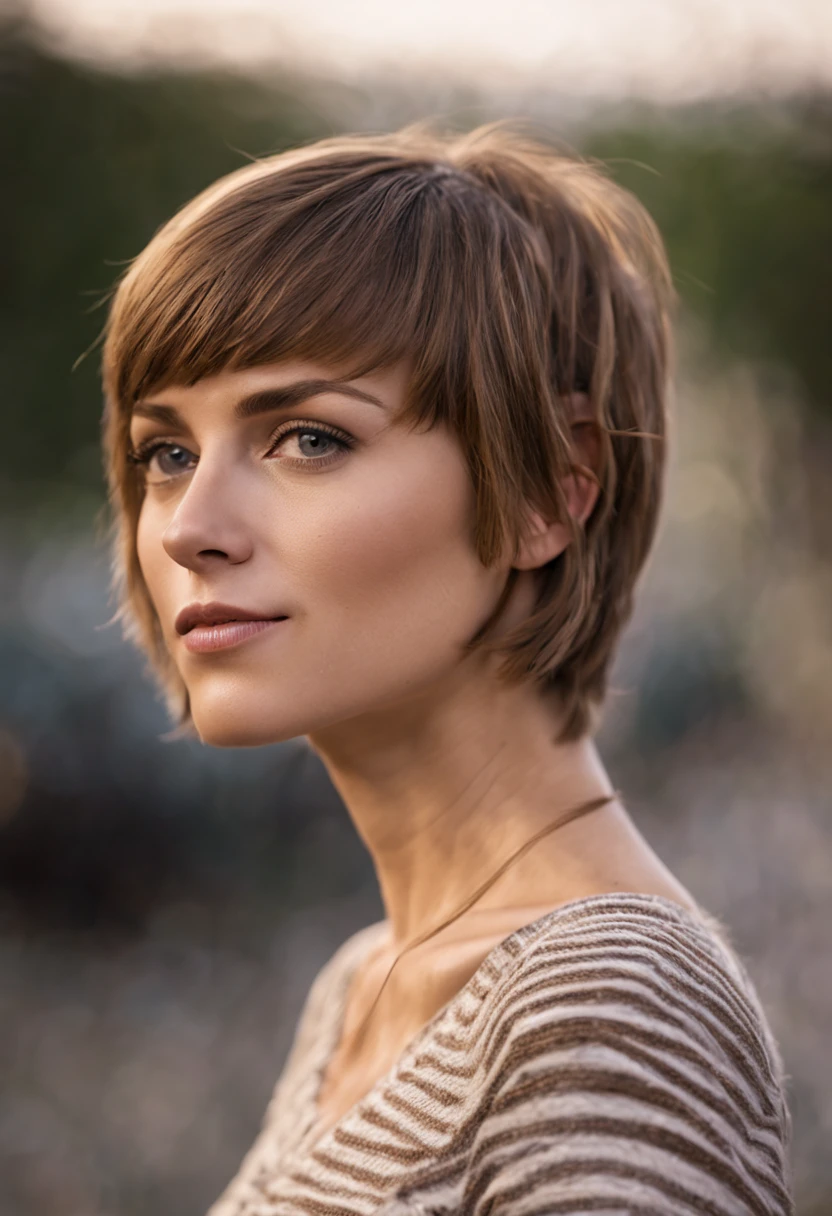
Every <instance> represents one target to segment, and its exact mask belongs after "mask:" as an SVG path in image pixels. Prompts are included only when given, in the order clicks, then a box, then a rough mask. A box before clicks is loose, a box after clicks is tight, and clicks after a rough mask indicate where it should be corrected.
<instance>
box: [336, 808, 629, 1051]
mask: <svg viewBox="0 0 832 1216" xmlns="http://www.w3.org/2000/svg"><path fill="white" fill-rule="evenodd" d="M618 797H620V792H619V791H618V790H613V792H612V793H611V794H603V795H601V797H599V798H592V799H590V800H589V801H588V802H582V803H580V805H579V806H575V807H572V809H571V810H569V811H567V812H566V813H565V814H564V815H561V817H560V818H559V819H556V820H555V821H554V822H553V823H548V824H547V825H546V827H545V828H541V830H540V831H539V832H535V834H534V836H532V837H530V839H529V840H527V841H526V842H525V843H524V844H522V845H521V846H520V848H519V849H516V850H515V851H514V852H513V853H512V854H511V856H510V857H508V858H507V859H506V860H505V861H504V862H503V863H502V865H501V866H500V867H499V868H498V869H497V870H495V872H494V873H493V874H492V875H491V877H490V878H487V879H486V881H485V882H484V883H483V884H482V885H481V886H479V887H477V889H476V891H473V892H472V893H471V894H470V895H469V896H467V898H466V899H465V900H464V901H463V903H462V904H460V906H459V907H458V908H457V909H456V911H455V912H452V913H451V915H450V916H448V917H446V919H445V920H443V921H442V922H441V923H440V924H438V925H435V926H434V927H433V928H432V929H428V930H426V931H425V932H424V933H420V934H419V935H418V936H417V937H414V939H413V941H411V942H408V943H407V945H406V946H403V947H402V949H401V950H400V951H399V953H398V954H397V955H396V957H395V958H394V959H393V962H392V963H391V964H390V968H389V970H388V972H387V974H386V975H385V977H384V980H383V981H382V984H381V987H380V988H379V990H378V992H377V993H376V995H375V999H374V1000H373V1003H372V1005H371V1006H370V1008H369V1010H368V1011H367V1013H366V1014H365V1015H364V1018H363V1019H362V1021H361V1024H360V1025H359V1027H358V1029H357V1030H356V1031H355V1034H354V1036H353V1041H354V1042H355V1043H359V1042H360V1041H361V1038H362V1036H363V1034H364V1031H365V1030H366V1028H367V1023H368V1022H369V1020H370V1018H371V1017H372V1015H373V1013H374V1011H375V1008H376V1006H377V1005H378V1002H379V999H380V998H381V994H382V992H384V989H385V988H386V987H387V981H388V980H389V979H390V976H391V975H392V974H393V968H394V967H395V966H396V964H397V963H398V961H399V959H400V958H402V957H403V956H404V955H405V954H407V953H408V951H410V950H415V948H416V947H417V946H421V945H422V943H423V942H426V941H427V940H428V938H429V937H433V936H434V934H436V933H440V932H441V931H442V930H443V929H447V927H448V925H450V924H452V922H453V921H455V920H456V919H457V917H460V916H462V914H463V913H464V912H467V911H468V909H469V908H472V907H473V906H474V904H475V903H476V902H477V900H479V899H481V898H482V896H483V895H485V893H486V891H487V890H488V889H489V887H492V886H493V885H494V883H495V882H496V881H497V879H498V878H502V876H503V874H505V872H506V870H507V869H508V868H509V866H512V865H514V863H515V861H518V860H519V859H520V858H521V857H523V856H524V854H526V853H528V851H529V849H531V848H533V846H534V845H536V844H537V842H538V840H542V839H543V837H544V836H548V835H549V833H550V832H554V831H555V830H556V829H557V828H562V827H564V826H565V825H566V824H567V823H572V822H573V821H574V820H576V819H580V817H581V816H582V815H588V814H589V812H590V811H597V810H599V808H600V807H602V806H606V805H607V804H608V803H610V802H613V801H614V800H615V799H616V798H618Z"/></svg>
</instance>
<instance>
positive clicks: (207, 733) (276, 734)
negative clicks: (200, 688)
mask: <svg viewBox="0 0 832 1216" xmlns="http://www.w3.org/2000/svg"><path fill="white" fill-rule="evenodd" d="M191 715H192V718H193V724H194V728H195V730H196V732H197V734H198V735H199V739H200V742H201V743H204V744H205V745H206V747H267V746H268V745H269V744H270V743H285V742H286V741H287V740H289V739H295V738H297V736H298V735H300V734H303V733H304V732H303V728H302V727H300V726H298V725H296V724H295V723H287V722H279V721H268V720H266V721H264V720H263V719H262V718H261V719H259V720H258V721H253V720H252V721H248V720H247V719H246V718H245V717H244V716H242V715H240V714H216V713H202V714H200V713H199V711H198V709H196V708H195V707H193V706H192V707H191Z"/></svg>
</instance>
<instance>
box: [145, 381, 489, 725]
mask: <svg viewBox="0 0 832 1216" xmlns="http://www.w3.org/2000/svg"><path fill="white" fill-rule="evenodd" d="M405 389H406V374H405V369H404V368H403V367H397V368H395V369H392V370H387V371H383V372H378V373H374V374H372V375H369V376H366V377H363V378H361V379H356V380H351V381H348V382H344V381H341V382H338V381H337V378H336V376H335V375H334V374H333V372H332V371H331V369H327V368H325V367H321V366H317V365H312V364H307V363H299V362H281V363H275V364H270V365H267V366H260V367H256V368H250V369H246V370H243V371H233V372H224V373H222V374H220V375H217V376H212V377H210V378H206V379H204V380H202V381H199V382H198V383H197V384H195V385H192V386H190V387H187V388H182V387H178V388H170V389H165V390H163V391H160V392H158V393H154V394H151V395H150V396H149V397H148V398H146V399H145V400H144V401H142V402H141V403H140V404H139V405H138V406H137V407H136V411H135V413H134V417H133V419H132V424H131V440H132V444H133V448H134V450H136V449H139V451H138V452H137V454H138V455H139V456H141V455H142V454H147V453H148V441H150V444H151V445H155V444H156V443H158V442H161V441H163V444H162V446H161V447H159V448H157V450H156V451H155V452H153V453H152V454H151V455H150V460H149V463H147V464H146V465H145V466H144V474H145V477H146V482H147V489H146V494H145V498H144V502H143V505H142V509H141V514H140V517H139V523H138V537H137V544H138V557H139V562H140V564H141V569H142V572H143V574H144V578H145V581H146V583H147V587H148V591H149V593H150V596H151V599H152V601H153V604H154V606H155V608H156V611H157V613H158V615H159V619H160V621H161V626H162V630H163V633H164V637H165V640H166V643H167V646H168V648H169V650H170V653H171V655H172V656H173V660H174V662H175V664H176V667H177V669H178V671H179V673H180V675H181V677H182V679H183V681H184V683H185V685H186V687H187V689H188V692H189V694H190V703H191V713H192V716H193V720H194V725H195V726H196V729H197V731H198V733H199V735H200V737H201V739H202V740H203V742H205V743H210V744H214V745H217V746H253V745H257V744H263V743H272V742H278V741H280V740H284V739H289V738H292V737H295V736H298V735H303V734H313V735H314V732H315V731H316V730H319V729H323V728H325V727H330V726H332V725H334V724H336V723H338V722H342V721H347V720H354V719H356V718H358V717H360V716H361V715H366V714H374V713H376V712H378V711H384V710H385V709H387V708H389V707H392V706H393V705H396V704H402V703H403V702H406V701H407V699H408V698H410V697H413V696H416V695H422V694H424V693H425V692H429V691H430V688H431V686H432V685H438V684H439V682H441V681H442V679H443V678H445V677H447V676H448V675H449V674H450V673H452V672H453V671H454V670H455V669H457V668H458V666H459V664H460V662H461V653H460V649H459V648H460V646H461V645H462V644H463V643H464V642H465V641H467V640H468V639H469V638H470V637H471V636H472V634H474V633H475V632H476V630H477V629H478V628H479V626H480V625H481V624H482V623H483V622H484V621H485V620H486V618H487V617H488V616H489V615H490V613H491V611H492V610H493V608H494V606H495V604H496V602H497V599H498V597H499V594H500V591H501V589H502V586H503V584H504V581H505V577H506V574H507V572H508V564H505V565H502V564H497V565H495V566H494V567H492V568H491V569H486V568H485V567H484V566H483V565H482V564H481V562H480V561H479V559H478V557H477V555H476V552H475V549H474V523H475V514H474V492H473V487H472V485H471V481H470V476H469V473H468V468H467V464H466V461H465V457H464V454H463V452H462V450H461V447H460V445H459V443H458V442H457V440H456V439H455V438H454V437H453V436H452V435H451V434H450V433H449V432H448V430H447V429H446V428H444V427H439V426H438V427H435V428H434V429H432V430H430V431H414V430H410V429H406V428H404V427H403V426H401V425H395V419H396V416H397V414H398V412H399V411H400V409H401V407H402V405H403V402H404V393H405ZM209 603H220V604H223V605H226V606H228V612H227V613H225V615H227V616H228V617H232V616H233V615H234V613H233V609H235V608H237V609H240V610H242V611H243V612H244V613H246V614H253V615H254V616H255V617H256V618H258V619H259V620H260V621H261V622H262V621H270V623H268V624H262V623H260V624H256V623H249V624H248V625H240V624H238V625H236V626H235V625H228V624H226V625H224V626H222V625H217V624H214V625H203V626H202V627H196V628H193V629H191V630H190V631H189V632H181V630H183V629H186V628H187V627H188V625H189V624H192V623H193V621H191V622H188V621H182V620H181V614H182V613H183V610H184V609H186V608H188V606H193V605H197V606H199V605H206V604H209ZM276 617H283V618H286V619H284V620H280V621H275V620H274V619H273V618H276ZM177 618H180V620H179V622H178V624H179V628H177ZM228 643H230V644H228Z"/></svg>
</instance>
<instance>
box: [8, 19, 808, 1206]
mask: <svg viewBox="0 0 832 1216" xmlns="http://www.w3.org/2000/svg"><path fill="white" fill-rule="evenodd" d="M426 105H427V102H426V101H425V100H424V98H422V99H420V97H419V96H418V95H414V96H412V97H407V98H403V97H402V95H401V94H397V95H396V96H395V97H394V96H392V95H391V96H390V97H389V98H386V97H385V96H384V95H383V94H380V93H378V92H375V93H372V94H371V93H369V92H368V93H367V94H363V93H362V92H361V90H358V89H353V90H352V91H351V92H350V93H349V95H348V96H347V95H346V94H345V93H344V92H343V90H340V91H339V88H335V86H332V87H330V86H328V85H327V82H325V81H313V80H311V79H303V78H301V77H299V76H291V75H289V74H286V75H285V76H284V77H281V78H280V79H277V78H276V77H275V78H274V79H272V80H271V81H270V82H263V81H262V80H261V81H260V82H258V83H255V82H253V81H247V80H245V79H243V78H237V77H234V76H232V75H229V74H219V73H213V74H209V73H196V72H191V73H184V72H180V73H176V72H173V71H169V70H166V71H165V72H164V73H162V72H159V73H156V74H155V75H154V74H152V73H149V72H147V71H145V72H143V73H134V74H133V75H115V74H108V73H107V72H105V71H104V70H103V69H94V68H92V67H90V66H86V67H82V66H79V65H78V64H74V63H72V62H70V61H68V60H63V59H62V58H61V57H60V56H59V55H57V54H56V53H55V52H53V51H48V50H46V49H45V48H44V47H43V46H40V45H39V44H38V41H37V38H36V37H34V36H33V33H32V31H31V29H27V28H26V27H25V26H24V25H21V24H20V23H14V22H11V21H7V22H6V23H5V24H4V25H3V26H2V27H1V28H0V107H2V110H1V111H0V117H1V118H2V121H0V154H2V162H3V163H4V164H5V165H7V166H12V167H13V178H12V181H11V188H10V189H7V190H6V191H5V192H3V193H2V195H0V222H2V231H3V234H4V239H3V241H2V244H1V245H0V250H2V252H0V259H1V260H2V284H3V292H2V298H0V308H2V322H3V323H2V328H0V369H1V370H2V383H3V390H4V391H3V407H2V408H3V415H2V417H3V436H4V443H3V444H2V445H0V581H2V586H3V595H2V601H1V602H0V673H2V679H1V682H0V971H1V972H2V975H3V979H4V982H3V985H2V989H1V990H0V1031H1V1033H0V1067H1V1068H2V1085H0V1211H2V1212H3V1213H4V1216H5V1214H8V1216H112V1214H114V1213H119V1214H123V1216H150V1214H151V1213H153V1216H168V1214H170V1216H173V1214H174V1213H175V1214H176V1216H187V1214H189V1213H193V1214H194V1216H200V1214H201V1213H202V1212H203V1211H204V1209H205V1208H206V1207H207V1205H208V1203H209V1202H210V1201H211V1200H212V1199H213V1198H214V1197H215V1195H216V1194H217V1193H218V1191H219V1190H220V1188H221V1187H222V1186H223V1185H224V1183H225V1182H226V1180H227V1179H228V1177H229V1176H230V1175H231V1174H232V1173H233V1171H234V1169H235V1167H236V1165H237V1163H238V1161H239V1159H240V1157H241V1155H242V1153H243V1152H244V1151H245V1149H246V1148H247V1147H248V1144H249V1143H250V1141H251V1139H252V1137H253V1135H254V1132H255V1130H256V1127H257V1124H258V1121H259V1118H260V1116H261V1114H262V1112H263V1109H264V1106H265V1103H266V1101H267V1098H268V1095H269V1093H270V1090H271V1087H272V1084H273V1081H274V1079H275V1078H276V1076H277V1073H278V1071H279V1068H280V1065H281V1062H282V1059H283V1056H284V1054H285V1052H286V1050H287V1048H288V1045H289V1042H290V1039H291V1034H292V1030H293V1025H294V1020H295V1018H296V1016H297V1012H298V1010H299V1008H300V1004H301V1001H302V999H303V997H304V995H305V991H306V988H307V987H308V984H309V982H310V981H311V979H312V977H313V975H314V974H315V972H316V971H317V969H318V967H319V966H320V965H321V963H322V962H323V961H324V960H325V958H326V957H327V956H328V955H329V954H330V953H331V952H332V950H333V949H334V948H335V946H336V945H337V944H338V943H339V942H340V941H342V940H343V939H344V937H346V936H347V935H348V934H349V933H350V932H352V931H353V930H354V929H356V928H358V927H359V926H360V925H362V924H365V923H367V922H368V921H369V920H371V919H375V918H377V917H378V916H379V915H380V912H381V910H380V906H379V903H378V899H377V895H376V893H375V888H374V882H373V876H372V870H371V867H370V865H369V862H368V859H367V857H366V855H365V854H364V852H363V849H362V848H361V846H360V845H359V844H358V842H357V840H356V839H355V837H354V835H353V833H352V830H351V828H350V826H349V823H348V820H347V817H346V815H345V813H344V811H343V808H342V807H341V806H340V804H339V802H338V799H337V797H336V795H335V794H334V792H333V791H332V789H331V788H330V786H329V784H328V782H327V781H326V778H325V776H324V774H323V772H322V770H321V769H320V766H319V765H318V763H317V761H315V760H314V759H313V758H312V757H310V755H309V754H308V753H307V751H306V750H305V749H304V748H303V747H302V746H300V745H295V744H287V745H281V746H276V747H273V748H265V749H260V750H257V751H251V752H246V751H241V752H238V753H224V752H219V751H212V750H210V749H204V748H201V747H200V746H199V745H197V744H193V743H176V744H166V743H163V742H161V741H160V739H159V736H160V734H162V733H163V732H164V731H165V730H166V729H167V728H168V727H169V723H168V721H167V720H166V718H165V716H164V713H163V711H162V709H161V706H160V704H159V703H158V701H157V700H156V698H155V695H154V692H153V689H152V687H151V686H150V684H149V683H148V681H147V679H146V678H145V676H144V674H143V671H142V663H141V660H140V659H139V657H138V656H137V655H136V654H134V653H133V652H132V651H131V650H129V649H128V648H127V647H126V646H125V644H124V643H123V642H122V641H121V640H120V638H119V637H118V634H117V630H116V629H113V628H106V627H105V623H106V621H107V619H108V616H109V614H110V611H111V605H109V604H108V596H107V558H106V552H105V550H104V547H103V543H102V521H101V514H100V512H101V508H102V503H103V490H102V484H101V474H100V464H99V456H98V418H99V414H100V401H99V390H98V383H97V368H96V355H95V353H94V352H93V353H91V354H90V355H89V357H88V358H86V359H85V360H83V361H81V363H80V364H79V365H78V366H77V367H76V368H75V370H73V365H74V364H75V362H76V360H77V359H78V357H79V355H81V353H82V352H83V351H85V350H87V349H88V348H89V347H90V346H91V344H92V343H93V342H94V340H95V338H96V335H97V333H98V330H99V328H100V324H101V322H102V320H103V312H102V310H101V308H100V307H96V304H97V303H99V302H100V300H101V298H102V297H103V295H104V294H105V292H106V290H107V288H108V287H109V285H110V284H111V283H112V281H113V279H114V277H115V275H116V274H117V272H118V267H119V265H120V264H121V263H123V262H124V260H125V259H129V258H130V257H131V256H133V255H135V254H136V253H137V252H138V251H139V250H140V248H141V247H142V245H143V244H144V243H145V241H146V240H147V239H148V237H149V236H150V235H151V234H152V232H153V231H154V230H155V228H156V227H157V226H158V225H159V224H160V223H161V222H162V221H163V220H164V219H165V218H167V216H168V215H169V214H170V213H171V212H172V211H173V210H174V209H175V208H176V207H177V206H178V205H180V204H181V203H182V202H184V201H185V200H186V199H187V198H189V197H190V196H191V195H192V194H193V193H194V192H195V191H196V190H198V189H199V188H201V187H202V186H203V185H205V184H207V183H208V182H209V181H211V180H213V179H214V178H215V177H216V176H218V175H219V174H221V173H223V172H225V171H227V170H229V169H231V168H234V167H235V166H236V165H238V164H240V163H242V161H243V159H244V157H245V156H248V155H259V154H263V153H266V152H270V151H273V150H276V149H278V148H280V147H285V146H288V145H291V144H293V143H296V142H298V141H303V140H307V139H311V138H315V137H317V136H318V135H321V134H324V133H327V132H330V131H334V130H337V129H339V125H340V124H341V123H343V121H344V120H345V119H344V116H345V115H348V117H349V123H350V125H352V126H360V125H367V126H368V125H372V126H374V127H382V126H384V125H385V124H392V123H398V122H400V121H402V120H405V119H407V118H411V117H417V116H419V115H420V114H422V113H423V112H424V107H425V106H426ZM420 106H421V107H422V108H421V109H420ZM535 113H536V114H537V116H538V119H539V121H540V122H541V123H543V125H544V128H545V129H546V130H549V131H550V132H551V133H552V134H555V135H558V136H560V137H565V138H566V139H567V140H568V141H569V142H570V143H572V144H573V145H575V146H577V147H579V148H580V149H581V150H582V151H584V152H586V153H587V154H590V155H594V156H599V157H601V158H603V159H604V160H605V162H606V163H607V164H608V165H609V168H610V172H612V173H614V174H615V175H616V176H617V177H618V178H619V179H620V180H622V181H624V182H625V184H627V185H628V186H630V187H631V188H632V189H634V190H635V191H636V192H637V193H638V194H639V195H640V196H641V197H642V198H644V200H645V201H646V202H647V204H648V206H649V207H650V209H651V211H652V212H653V214H654V215H655V217H656V218H657V220H658V222H659V224H660V226H661V228H662V231H663V232H664V234H665V236H666V239H667V241H668V245H669V249H670V255H671V262H672V264H673V267H674V271H675V274H676V278H677V285H678V289H679V291H680V294H681V296H682V301H683V313H682V320H681V327H680V375H679V387H678V394H677V396H678V400H677V403H676V422H675V432H676V433H675V442H674V461H673V469H672V472H671V477H670V481H669V494H668V503H667V510H666V517H665V525H664V528H663V532H662V535H661V538H660V543H659V546H658V548H657V551H656V553H655V555H654V559H653V561H652V563H651V566H650V570H649V572H648V576H647V578H646V580H645V584H644V587H643V591H642V597H641V600H640V604H639V609H638V612H637V615H636V618H635V619H634V621H633V623H632V626H631V628H630V629H629V631H628V634H627V638H626V641H625V645H624V646H623V648H622V652H621V657H620V662H619V665H618V670H617V676H616V680H615V686H616V687H615V692H614V695H613V696H612V698H611V700H610V706H609V711H608V714H607V718H606V721H605V725H604V728H603V731H602V745H603V748H602V750H603V752H604V756H605V758H606V759H607V761H608V764H609V767H610V769H611V771H612V775H613V777H614V779H615V780H616V782H617V784H618V785H619V786H620V787H622V788H623V790H624V791H625V794H626V795H627V796H628V798H629V803H630V806H631V808H632V811H633V814H634V816H635V818H636V819H637V821H638V822H639V824H640V825H641V826H642V827H643V829H644V830H645V831H646V833H647V835H648V837H649V839H650V840H651V841H652V843H653V844H654V845H655V846H656V848H657V849H658V851H659V852H660V854H661V855H662V856H663V857H664V859H665V860H666V861H667V862H668V864H669V865H670V866H671V867H672V868H673V869H675V870H676V872H677V873H678V874H679V875H680V877H681V878H682V880H683V881H684V882H685V883H686V884H687V885H688V886H689V887H690V888H691V890H692V891H693V892H694V894H695V895H696V896H697V897H698V898H699V899H700V900H701V901H702V902H703V903H704V904H705V906H706V907H708V908H709V910H710V911H711V912H713V913H714V914H715V915H717V916H718V917H720V918H721V919H722V920H723V921H724V922H725V923H726V925H727V926H728V928H729V930H730V932H731V934H732V936H733V939H734V941H735V944H736V946H737V948H738V950H739V951H740V953H741V955H742V957H743V958H744V959H745V960H746V963H747V966H748V969H749V971H750V973H751V975H752V978H753V979H754V980H755V982H756V984H757V986H758V988H759V991H760V994H761V997H762V999H763V1001H764V1004H765V1005H766V1008H767V1010H768V1012H769V1015H770V1018H771V1022H772V1025H773V1027H774V1030H775V1033H776V1034H777V1036H778V1038H779V1040H780V1043H781V1047H782V1050H783V1054H784V1057H785V1063H786V1068H787V1071H788V1073H789V1076H790V1086H791V1088H790V1097H791V1105H792V1110H793V1116H794V1128H795V1143H794V1159H795V1167H796V1178H797V1189H798V1196H799V1211H800V1212H801V1213H802V1214H803V1216H821V1214H826V1213H832V1162H830V1157H829V1153H828V1147H827V1146H828V1144H829V1143H830V1136H832V1050H830V1035H829V1027H830V1022H832V937H830V933H829V925H830V921H832V838H831V837H830V814H829V812H830V802H832V797H830V788H832V752H830V742H829V741H830V728H832V534H830V529H829V526H828V520H829V518H830V513H832V344H830V342H829V340H828V335H827V328H828V321H829V315H830V285H832V239H830V238H832V97H830V96H825V95H818V94H813V95H811V96H809V95H807V96H802V97H796V98H794V99H792V100H790V101H784V102H780V103H777V104H775V103H774V102H770V101H769V102H766V101H760V102H757V103H754V104H752V103H750V102H749V103H745V104H743V105H739V104H734V105H732V106H728V105H727V104H726V105H723V106H720V105H718V104H716V103H713V104H709V105H707V106H706V105H699V106H697V107H693V108H688V109H677V110H674V111H672V112H671V111H669V110H666V111H658V110H655V109H648V108H646V107H640V108H636V107H627V108H625V107H621V108H620V110H618V111H613V110H610V109H609V108H607V109H605V110H603V111H600V110H599V111H598V112H597V113H595V114H594V115H592V114H588V113H584V114H583V116H582V118H581V121H580V122H572V123H571V124H567V125H564V121H563V118H562V115H559V114H558V113H556V112H554V111H552V112H548V111H547V101H546V98H545V97H543V96H541V97H539V98H538V99H537V100H536V102H535ZM547 113H548V117H547ZM493 114H494V103H493V101H489V99H488V96H487V94H484V95H483V97H482V98H479V99H476V104H474V103H473V102H472V101H471V98H470V97H469V98H468V99H467V100H466V102H465V104H464V105H462V104H461V103H460V105H459V106H458V107H457V108H456V109H455V110H454V112H453V113H448V112H447V111H446V115H445V117H446V118H447V120H448V121H452V122H455V123H458V124H459V125H466V124H470V123H472V122H475V121H480V120H482V118H484V117H491V116H493Z"/></svg>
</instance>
